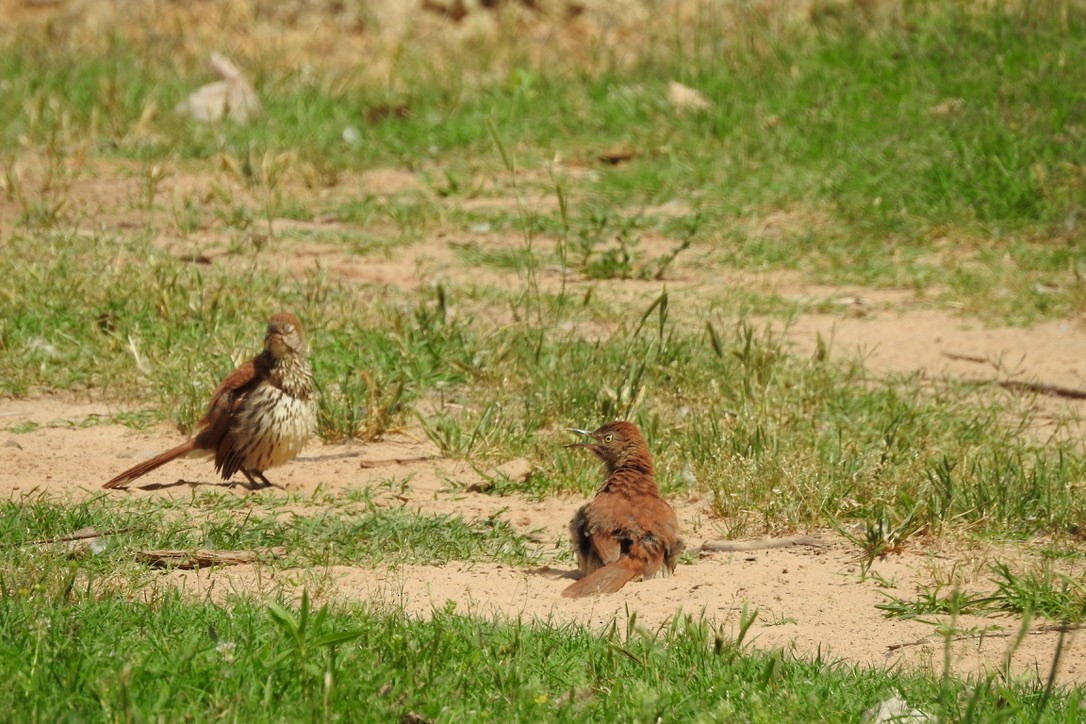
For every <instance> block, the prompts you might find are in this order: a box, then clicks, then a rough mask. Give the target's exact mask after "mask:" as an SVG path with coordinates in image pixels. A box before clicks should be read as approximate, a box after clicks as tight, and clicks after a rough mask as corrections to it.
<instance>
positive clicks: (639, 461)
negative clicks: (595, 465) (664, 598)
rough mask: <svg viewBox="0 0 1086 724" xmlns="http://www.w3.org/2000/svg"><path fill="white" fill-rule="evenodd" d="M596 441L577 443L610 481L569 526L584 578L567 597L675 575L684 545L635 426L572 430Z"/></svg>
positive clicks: (566, 592)
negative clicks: (600, 463)
mask: <svg viewBox="0 0 1086 724" xmlns="http://www.w3.org/2000/svg"><path fill="white" fill-rule="evenodd" d="M572 432H576V433H578V434H580V435H585V436H587V437H588V438H590V439H591V442H584V443H572V444H570V445H567V446H566V447H583V448H587V449H588V450H591V451H592V452H594V453H596V455H597V456H599V458H600V459H601V460H603V462H604V465H605V466H606V473H607V478H606V480H604V483H603V487H602V488H600V490H599V492H597V493H596V497H595V498H593V499H592V501H591V502H589V503H588V504H586V505H584V506H583V507H581V509H580V510H578V511H577V514H576V515H575V516H573V520H572V521H570V524H569V532H570V535H571V537H572V539H573V550H574V552H575V553H576V554H577V566H578V567H579V568H580V569H581V572H582V573H584V574H585V576H584V578H582V579H580V580H579V581H577V582H576V583H573V584H571V585H569V586H568V587H567V588H566V589H565V590H564V591H562V595H563V596H568V597H571V598H577V597H580V596H589V595H591V594H594V593H614V592H615V591H617V590H618V589H620V588H622V587H623V586H624V585H626V583H627V582H629V581H633V580H648V579H650V578H653V577H655V576H658V575H660V576H667V575H670V574H672V573H674V572H675V565H676V564H677V563H678V561H679V556H680V555H681V554H682V552H683V549H684V548H685V544H684V543H683V541H682V538H680V537H679V521H678V519H677V518H676V517H675V511H674V510H673V509H672V508H671V506H670V505H668V503H667V501H666V500H664V499H663V498H661V497H660V489H659V487H657V485H656V478H655V477H654V472H653V468H652V458H651V457H650V456H649V448H648V445H647V444H646V443H645V438H644V436H642V434H641V431H640V430H638V429H637V426H636V425H633V424H631V423H629V422H609V423H607V424H606V425H604V426H603V427H601V428H600V429H598V430H596V431H595V432H588V431H587V430H576V429H575V430H572Z"/></svg>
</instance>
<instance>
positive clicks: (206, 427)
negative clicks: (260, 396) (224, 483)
mask: <svg viewBox="0 0 1086 724" xmlns="http://www.w3.org/2000/svg"><path fill="white" fill-rule="evenodd" d="M269 366H270V360H266V359H265V355H263V354H261V355H259V356H257V357H255V358H254V359H251V360H249V361H248V362H246V363H245V364H243V365H241V366H240V367H238V368H237V369H236V370H234V371H233V372H231V373H230V374H229V375H227V376H226V379H224V380H223V381H222V382H221V383H219V386H218V387H217V388H216V389H215V392H214V394H212V395H211V402H209V403H208V405H207V413H206V414H205V415H204V417H203V419H202V420H200V423H199V424H200V426H201V427H202V428H203V429H201V430H200V432H199V433H198V434H197V435H196V446H197V447H199V448H202V449H204V450H213V451H215V469H216V470H219V472H220V473H221V474H222V477H223V480H229V479H230V476H232V475H233V474H234V473H236V472H237V471H238V469H239V468H240V467H241V464H240V461H238V460H233V461H231V460H228V459H226V458H227V457H229V454H230V452H231V451H232V450H234V449H235V447H236V445H235V437H236V435H237V431H236V429H235V426H234V422H235V421H236V419H237V412H238V409H239V408H240V407H241V406H242V405H243V404H245V400H246V398H247V397H248V396H249V393H250V392H251V391H252V390H253V388H255V387H256V386H257V385H258V384H259V383H260V381H261V380H262V379H264V377H265V376H266V375H267V368H268V367H269Z"/></svg>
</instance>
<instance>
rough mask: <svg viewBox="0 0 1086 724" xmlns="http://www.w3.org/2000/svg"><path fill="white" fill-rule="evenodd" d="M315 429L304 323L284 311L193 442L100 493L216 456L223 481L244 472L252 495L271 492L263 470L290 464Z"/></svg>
mask: <svg viewBox="0 0 1086 724" xmlns="http://www.w3.org/2000/svg"><path fill="white" fill-rule="evenodd" d="M316 427H317V395H316V388H314V386H313V371H312V369H311V368H310V366H309V360H308V359H307V358H306V343H305V337H304V336H303V333H302V323H301V322H299V321H298V318H297V317H295V316H294V315H293V314H288V313H286V312H280V313H279V314H275V315H273V316H272V318H271V319H270V320H268V332H267V335H265V337H264V351H263V352H261V353H260V354H258V355H257V356H256V357H254V358H253V359H251V360H249V361H248V362H246V363H245V364H243V365H241V366H240V367H238V368H237V369H236V370H234V371H233V372H231V373H230V375H229V376H227V378H226V379H225V380H223V381H222V383H221V384H220V385H219V386H218V388H217V389H216V390H215V393H214V394H213V395H212V396H211V402H210V403H209V404H208V406H207V413H206V414H205V415H204V417H203V419H202V420H200V421H199V422H198V423H197V431H196V434H195V435H194V436H193V437H192V439H191V440H189V441H188V442H186V443H183V444H181V445H178V446H177V447H175V448H173V449H172V450H167V451H166V452H164V453H161V454H159V455H156V456H154V457H153V458H150V459H149V460H144V461H143V462H141V463H139V464H138V465H134V466H132V467H131V468H129V469H128V470H125V471H124V472H123V473H121V474H120V475H118V476H117V477H115V478H113V479H112V480H110V481H109V482H108V483H106V484H105V485H103V486H102V487H103V488H120V487H123V486H124V485H125V484H126V483H129V482H131V481H133V480H135V479H136V478H138V477H140V476H142V475H146V474H147V473H149V472H151V471H152V470H154V469H156V468H158V467H160V466H162V465H165V464H166V463H168V462H170V461H171V460H174V459H176V458H179V457H185V456H198V455H199V456H211V455H214V456H215V470H217V471H218V472H219V473H220V474H221V475H222V479H223V480H229V479H230V478H231V476H233V475H234V473H236V472H238V471H239V470H240V471H241V472H242V474H243V475H244V476H245V477H246V479H247V480H248V481H249V487H250V488H251V489H253V490H256V489H259V488H266V487H268V486H270V485H271V483H270V482H269V481H268V479H267V478H265V477H264V471H265V470H267V469H268V468H273V467H275V466H276V465H282V464H283V463H285V462H287V461H289V460H292V459H293V458H294V457H295V456H296V455H297V454H298V453H299V452H300V451H301V449H302V447H303V446H304V445H305V443H306V441H307V440H309V438H310V437H311V436H312V435H313V432H314V431H315V430H316Z"/></svg>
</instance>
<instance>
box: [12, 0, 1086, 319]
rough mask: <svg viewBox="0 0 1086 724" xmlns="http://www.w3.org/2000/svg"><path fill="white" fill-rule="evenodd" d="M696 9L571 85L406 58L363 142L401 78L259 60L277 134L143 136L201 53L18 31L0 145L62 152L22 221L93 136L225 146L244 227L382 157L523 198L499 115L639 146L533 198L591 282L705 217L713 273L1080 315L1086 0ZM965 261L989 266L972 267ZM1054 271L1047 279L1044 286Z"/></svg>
mask: <svg viewBox="0 0 1086 724" xmlns="http://www.w3.org/2000/svg"><path fill="white" fill-rule="evenodd" d="M702 22H703V23H704V24H703V26H700V27H697V28H693V29H691V32H695V33H698V34H701V35H703V36H704V38H703V40H704V41H705V42H704V43H702V44H700V45H696V46H689V45H687V46H686V47H684V48H683V49H682V50H677V49H676V45H675V43H672V42H670V41H671V40H675V41H679V39H678V38H675V39H669V38H664V39H663V40H660V39H657V41H656V42H654V43H649V44H648V45H647V46H646V48H645V55H644V58H643V61H642V63H641V64H639V65H636V66H635V67H634V68H632V69H631V68H618V67H615V68H608V67H604V68H603V69H602V70H600V71H599V72H597V73H591V74H584V73H582V74H578V75H575V76H574V77H568V76H567V75H566V74H563V73H548V72H546V69H544V68H532V67H520V68H514V69H512V70H511V71H510V79H512V80H509V81H508V82H500V80H499V81H497V82H494V83H492V84H471V85H468V84H463V83H456V82H446V83H445V84H442V83H441V82H440V81H438V78H439V77H440V75H439V74H434V73H431V72H430V69H429V68H428V66H427V62H426V60H425V58H424V57H417V58H415V57H413V58H410V59H409V60H407V61H405V64H404V66H403V71H404V72H405V73H407V74H408V77H409V78H412V79H414V80H416V82H415V83H414V84H413V85H411V86H410V90H408V91H407V93H406V95H407V96H408V97H406V98H405V99H404V103H406V105H407V106H408V107H409V108H410V113H409V114H407V115H406V117H398V116H397V117H391V118H384V119H382V120H377V121H375V122H373V123H371V124H363V125H365V128H364V133H365V143H362V144H357V145H351V144H347V143H345V142H344V141H343V139H342V132H343V129H344V128H345V127H348V126H353V125H359V123H360V121H359V120H358V119H365V118H366V117H367V110H368V109H369V108H371V107H374V106H380V105H383V104H385V103H386V102H387V98H386V96H387V89H386V88H378V87H372V86H369V85H366V84H361V85H355V86H351V85H349V84H348V85H347V86H346V87H344V86H343V84H338V85H337V86H336V87H337V90H335V91H330V89H329V88H328V87H325V86H323V85H322V84H319V83H318V84H314V83H312V82H310V81H305V80H303V79H301V78H300V77H299V76H298V74H297V73H295V71H294V69H293V68H292V69H290V70H289V71H287V70H285V69H284V70H280V69H279V68H277V67H274V66H270V67H266V68H264V67H258V68H256V69H255V75H257V76H258V77H259V78H260V79H261V83H262V85H261V90H262V91H263V94H264V96H265V98H266V105H267V113H266V117H265V120H264V121H262V122H261V123H260V124H256V125H254V126H252V127H249V128H237V127H234V126H231V125H227V126H225V127H223V128H221V129H216V130H215V131H211V130H208V129H206V128H202V127H200V126H199V125H198V124H189V123H185V122H184V121H183V120H182V119H179V118H175V117H173V116H171V115H170V114H168V113H162V112H161V111H160V112H159V114H158V115H156V116H154V117H153V124H154V133H153V134H149V133H144V134H142V136H140V135H133V134H132V133H130V131H131V129H132V127H133V125H135V124H136V123H137V122H138V121H139V119H140V117H141V115H142V114H143V113H144V110H145V109H146V108H147V107H148V105H149V104H154V105H155V106H156V107H157V108H160V109H161V108H169V107H171V106H172V105H173V104H174V103H175V102H176V100H177V99H178V98H179V97H180V96H182V95H183V93H184V89H186V88H188V87H191V86H193V85H194V84H195V83H196V82H198V81H197V79H198V78H199V79H202V78H203V71H202V69H199V70H194V69H190V68H188V67H187V66H184V65H182V66H178V65H177V63H176V60H175V58H174V56H173V55H172V54H171V51H170V48H169V45H168V44H165V45H150V46H141V45H132V44H130V43H129V42H126V41H121V40H116V41H115V42H112V43H109V44H106V45H104V46H103V47H102V48H100V49H99V50H98V52H97V54H93V55H92V57H89V58H88V57H87V56H86V52H84V51H80V52H75V51H73V50H72V49H70V48H67V47H66V46H65V45H64V44H63V43H61V44H58V45H56V46H55V47H54V46H53V45H50V46H45V45H43V44H42V43H40V42H39V41H38V40H36V39H34V38H33V37H27V38H23V39H21V40H12V41H9V42H8V44H7V47H6V49H4V50H3V52H0V73H2V74H3V76H4V77H5V78H8V79H10V80H9V83H10V87H9V88H6V92H5V94H4V98H3V99H0V114H2V117H3V118H5V119H7V120H6V123H5V125H4V126H3V127H2V128H0V131H2V133H0V159H2V158H6V159H7V161H6V165H7V166H8V167H9V168H10V167H11V165H12V164H13V163H14V162H15V160H16V159H17V158H18V157H19V156H20V155H21V153H22V152H21V150H20V148H21V146H20V145H17V144H16V139H22V140H21V141H20V143H21V144H24V145H26V146H29V147H30V148H34V149H38V150H40V151H42V152H44V154H45V156H46V160H47V164H46V165H47V168H50V169H53V172H54V173H53V174H52V175H51V176H49V178H48V179H47V180H49V181H51V183H50V184H49V185H46V184H44V183H42V184H41V185H40V187H38V188H34V187H33V184H23V185H20V184H18V183H16V184H15V187H14V188H8V191H7V193H8V195H9V197H11V198H13V199H16V200H18V201H20V203H21V205H22V206H23V208H24V215H23V221H24V223H27V224H31V225H37V224H41V223H44V222H48V221H50V220H52V219H56V218H57V217H58V216H59V217H60V218H64V216H65V213H66V212H65V208H64V199H63V196H64V194H63V190H64V188H65V181H66V178H67V176H68V175H70V173H71V172H70V171H66V170H65V164H64V161H65V160H66V159H70V158H71V157H72V155H73V154H74V153H75V152H76V151H77V150H78V149H81V148H86V147H87V144H88V143H90V144H92V147H91V150H92V151H100V152H102V153H105V154H110V155H117V156H121V157H133V156H134V157H136V158H137V159H140V160H141V162H142V163H144V164H146V168H147V169H151V168H152V166H153V165H154V164H159V165H161V166H162V168H163V169H164V170H165V173H166V174H167V175H168V174H169V171H170V169H171V167H173V166H175V165H176V164H178V163H182V162H185V161H187V160H192V161H197V162H203V161H206V160H208V159H211V158H213V157H216V156H217V158H219V159H225V160H226V162H227V163H226V165H227V167H229V168H232V169H234V170H235V172H236V173H237V174H238V177H239V178H240V179H241V180H242V181H243V182H244V183H245V184H246V185H247V186H248V187H249V188H250V189H252V190H253V191H254V192H255V193H256V195H257V197H258V198H259V199H262V202H261V204H260V205H259V207H257V208H251V209H248V210H247V211H244V213H242V214H241V216H231V215H228V216H225V217H223V219H224V221H226V223H227V224H228V225H232V226H237V224H238V223H241V224H242V226H247V225H252V224H254V223H255V221H256V220H257V219H259V218H260V217H263V216H265V215H266V214H267V213H268V212H269V211H272V212H275V213H276V214H277V215H280V216H292V215H302V216H303V217H304V216H306V215H307V214H310V215H318V214H320V213H325V212H328V211H331V210H333V209H332V208H324V209H321V208H313V207H312V206H309V205H303V206H299V205H297V204H296V203H293V202H292V201H291V194H289V193H284V191H283V184H284V183H286V182H288V181H299V180H301V181H304V182H305V183H306V184H309V185H313V184H316V185H318V186H319V185H322V184H323V185H327V184H331V185H332V186H334V185H335V184H336V183H337V182H336V178H337V176H338V175H339V174H340V173H342V172H344V171H346V170H348V169H350V170H357V169H365V168H368V167H373V166H394V167H406V168H419V169H421V170H422V176H423V178H424V179H426V180H427V183H428V184H429V185H430V187H431V189H432V190H434V191H435V192H436V194H437V195H438V196H440V197H442V198H444V199H445V200H446V201H452V202H456V201H458V200H462V199H465V198H470V197H472V196H476V195H478V194H479V193H480V189H481V188H483V186H484V184H486V183H487V182H493V181H496V182H497V186H496V189H494V190H496V191H497V192H499V193H501V192H509V190H510V184H509V180H508V178H504V177H503V175H502V173H501V169H502V166H503V164H502V162H501V159H500V158H499V155H500V154H498V153H497V152H496V149H495V147H494V143H493V138H492V128H493V129H496V131H497V133H498V134H499V135H500V136H501V138H502V139H503V141H504V144H505V145H506V147H507V148H508V149H511V152H512V154H513V155H515V156H516V158H517V163H518V166H520V167H522V168H525V169H528V170H532V169H540V168H541V167H542V166H543V165H544V164H545V163H546V162H548V161H549V160H550V159H551V158H553V157H554V156H555V154H561V155H562V156H563V157H564V158H567V159H573V160H583V159H588V160H591V159H593V158H594V157H595V155H596V154H598V153H599V152H600V151H601V150H603V149H604V148H607V147H610V146H613V145H615V144H616V143H621V144H625V145H628V146H629V147H631V148H632V149H633V150H634V151H635V156H634V157H633V159H632V160H630V161H628V162H626V163H622V164H620V165H617V166H607V165H598V166H597V167H596V168H594V169H593V171H594V174H593V175H592V176H590V177H584V176H576V177H572V176H571V177H567V175H566V174H565V173H564V172H563V171H562V169H561V167H559V168H558V170H557V178H558V179H560V182H561V183H562V184H564V185H565V186H566V193H567V195H568V198H569V209H568V214H567V215H565V216H562V215H560V214H558V213H557V212H555V211H549V210H544V209H536V210H533V211H532V218H533V224H536V225H538V228H539V229H540V231H541V232H542V233H544V234H547V235H549V236H560V235H563V234H565V235H567V236H568V238H569V239H570V240H571V241H577V240H579V241H577V243H579V244H581V245H587V246H588V248H592V247H596V248H599V249H601V251H599V252H597V253H599V254H602V255H603V258H602V259H601V262H602V263H603V266H602V267H599V266H597V265H593V264H587V265H585V270H586V271H587V272H588V273H589V274H590V275H591V276H595V275H605V276H614V275H619V276H622V275H627V274H629V273H630V269H628V268H625V269H624V268H623V267H624V265H626V266H628V265H629V264H630V262H629V260H625V259H624V258H623V257H622V256H621V255H620V256H619V257H617V258H608V256H607V255H608V254H609V253H610V252H603V251H602V248H603V247H602V246H601V245H606V244H610V243H612V242H613V241H614V240H615V239H619V240H623V239H625V242H623V244H622V246H624V247H626V248H634V249H635V248H636V242H637V240H638V238H639V237H640V236H641V235H643V234H645V233H646V232H649V231H655V230H659V229H664V230H666V231H669V233H675V232H676V231H677V230H678V229H681V228H688V229H690V228H692V229H695V231H693V233H691V234H690V237H691V241H692V243H694V244H695V245H696V246H698V247H700V248H702V249H710V250H712V252H713V255H714V259H715V261H716V263H719V264H726V265H729V266H738V267H743V268H764V267H766V266H769V267H783V268H796V269H800V270H802V271H804V272H805V273H806V274H809V275H811V276H812V278H814V279H818V280H821V281H827V282H833V283H837V282H851V283H861V284H871V285H877V286H906V287H914V286H919V287H920V288H938V289H939V290H941V291H940V295H939V296H940V299H942V301H943V302H955V303H959V304H965V305H966V307H967V308H968V309H972V310H975V311H977V312H978V313H983V314H984V316H986V317H987V318H988V319H990V320H991V321H995V320H997V319H1000V320H1007V321H1010V322H1013V323H1024V322H1028V321H1030V320H1033V319H1037V318H1043V317H1052V316H1060V315H1065V314H1068V313H1077V312H1080V311H1082V310H1083V309H1084V308H1086V294H1084V293H1083V291H1082V284H1081V281H1080V279H1081V273H1082V270H1081V269H1080V267H1081V266H1082V264H1083V261H1084V259H1083V254H1082V251H1081V245H1082V244H1081V242H1082V239H1083V228H1086V227H1084V225H1083V223H1082V222H1081V220H1079V217H1080V216H1081V214H1082V208H1081V198H1082V192H1083V187H1084V183H1086V176H1084V175H1083V171H1082V161H1083V159H1084V158H1086V132H1084V131H1083V128H1084V126H1083V121H1082V118H1081V108H1080V106H1081V101H1082V98H1083V95H1084V94H1086V83H1084V81H1083V80H1082V78H1081V77H1080V74H1078V73H1077V72H1076V70H1075V64H1074V63H1073V62H1071V61H1070V60H1069V59H1071V58H1075V57H1078V56H1080V55H1081V54H1082V53H1083V52H1086V16H1084V15H1083V14H1082V12H1081V11H1080V10H1079V9H1077V8H1068V10H1067V12H1066V14H1065V15H1061V13H1060V11H1058V10H1056V9H1051V10H1039V11H1036V12H1026V11H1025V10H1022V11H1014V10H1004V11H990V12H966V11H961V12H957V11H954V10H953V9H950V10H948V9H947V8H945V7H943V6H942V5H941V4H938V3H932V4H926V5H921V6H911V7H910V8H909V9H908V10H906V11H905V17H904V18H903V23H904V26H903V25H902V24H899V23H895V22H882V21H878V20H874V19H872V18H870V17H868V16H865V15H863V14H858V15H855V16H854V17H848V16H840V17H834V18H829V17H828V16H827V17H826V18H822V19H821V20H819V22H818V23H815V24H813V25H811V26H810V27H808V28H807V29H806V30H805V31H804V32H802V33H799V34H798V35H797V36H796V37H792V36H789V35H783V34H780V32H779V31H777V30H774V29H773V27H772V26H771V21H769V20H765V21H762V20H759V19H757V18H756V17H751V18H747V20H746V22H747V24H748V26H742V27H741V28H740V29H739V30H738V32H739V33H740V34H742V33H749V37H748V38H746V40H747V41H748V42H747V43H742V42H732V41H731V40H730V39H727V38H729V34H730V33H734V32H737V31H736V29H735V28H730V27H724V26H723V25H717V24H715V22H714V19H713V18H711V17H706V18H702ZM762 22H765V23H766V26H765V27H763V26H762V25H760V23H762ZM714 34H717V35H719V36H720V37H719V38H717V39H716V40H713V41H711V42H710V40H709V39H710V38H712V37H714ZM679 42H681V41H679ZM721 47H724V48H726V50H725V52H720V50H719V49H720V48H721ZM688 54H689V57H687V55H688ZM103 77H109V78H111V79H112V80H111V81H110V82H108V83H103V82H101V80H100V79H101V78H103ZM675 78H678V79H680V80H682V81H683V82H684V83H687V84H689V85H691V86H694V87H696V88H698V89H699V90H701V91H702V92H703V93H705V94H706V95H707V96H708V97H709V98H710V99H711V100H712V101H713V102H714V108H713V110H711V111H707V112H701V113H693V114H690V113H688V114H681V113H676V112H675V111H674V110H673V109H671V108H670V107H669V106H668V104H667V102H666V101H665V90H666V85H667V83H668V81H670V80H672V79H675ZM333 85H336V84H333ZM95 118H97V119H98V120H97V121H96V123H97V125H95V126H94V127H93V134H91V135H90V136H89V137H88V135H87V133H88V131H90V130H92V119H95ZM103 119H108V120H103ZM141 138H142V139H143V140H141ZM321 168H324V169H326V170H325V171H323V172H322V171H320V170H319V169H321ZM315 169H316V170H315ZM147 174H148V176H147V177H148V179H153V178H155V176H154V175H153V174H151V172H150V170H148V171H147ZM314 174H316V175H314ZM321 179H323V181H322V180H321ZM148 184H149V186H151V187H153V186H154V182H153V181H148ZM522 188H523V190H524V191H526V192H532V193H542V194H549V193H552V192H553V183H552V182H550V181H548V180H540V179H538V178H533V179H532V180H528V181H524V182H522ZM494 190H491V191H488V192H487V193H494ZM151 198H153V194H152V195H151ZM675 200H678V201H681V202H683V203H685V204H686V205H687V206H689V207H690V209H689V210H688V211H687V212H685V213H680V215H679V217H678V218H672V219H667V220H664V219H659V218H656V217H654V215H652V214H645V213H643V212H644V209H645V208H646V207H647V206H651V205H656V204H662V203H666V202H669V201H675ZM358 203H359V204H362V205H363V206H364V205H365V204H367V203H368V202H367V201H366V200H362V201H360V202H358ZM337 206H338V207H341V210H342V212H344V213H346V212H347V209H342V204H333V205H332V207H337ZM360 210H361V209H356V210H355V211H354V212H352V213H350V214H348V216H346V217H345V218H351V219H356V220H359V221H362V220H363V219H365V220H372V218H373V214H374V213H376V214H377V215H379V216H382V217H384V216H388V217H390V218H391V219H392V220H393V223H395V224H396V225H397V226H398V227H399V231H398V232H397V234H400V235H403V238H404V239H405V240H410V239H418V238H419V237H420V235H423V234H425V233H426V232H427V230H428V229H430V228H432V227H433V225H434V224H435V223H438V222H439V219H440V215H441V214H440V212H439V211H438V210H437V208H436V207H435V206H434V204H433V203H432V202H429V201H425V200H420V199H417V198H411V197H410V196H408V197H407V198H402V199H399V200H395V199H394V200H392V201H389V202H386V203H384V204H378V205H377V206H376V207H374V208H373V210H372V211H363V212H362V216H361V217H360V216H358V212H359V211H360ZM782 210H783V211H785V212H788V213H790V214H792V215H793V219H794V221H793V223H791V224H789V225H787V226H786V227H785V228H784V229H783V230H782V231H780V232H779V233H776V234H769V235H767V234H766V233H764V232H763V231H759V230H758V229H759V227H760V224H759V222H760V221H762V220H764V219H766V218H767V217H770V216H771V215H772V214H773V213H775V212H778V211H782ZM238 211H241V209H234V212H232V213H237V212H238ZM499 216H500V214H499ZM230 219H233V221H230ZM517 223H519V222H517ZM752 225H753V227H752ZM676 235H677V236H679V238H680V239H681V238H682V234H681V233H679V234H676ZM573 246H576V244H574V245H573ZM1008 256H1009V257H1010V258H1011V259H1012V262H1013V263H1012V264H1011V265H1010V266H1009V267H1008V266H1005V264H1004V261H1005V260H1006V259H1007V257H1008ZM966 260H969V261H972V262H974V263H975V264H976V265H977V267H978V268H979V271H978V272H972V273H965V274H963V273H962V268H963V262H964V261H966ZM503 263H508V262H503ZM635 266H636V264H635ZM616 267H617V268H616ZM1039 285H1040V288H1044V289H1045V290H1046V291H1044V292H1042V293H1037V292H1036V291H1035V290H1036V289H1038V288H1039Z"/></svg>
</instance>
